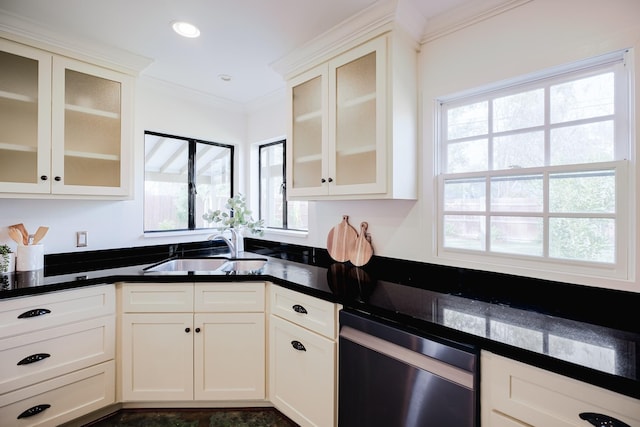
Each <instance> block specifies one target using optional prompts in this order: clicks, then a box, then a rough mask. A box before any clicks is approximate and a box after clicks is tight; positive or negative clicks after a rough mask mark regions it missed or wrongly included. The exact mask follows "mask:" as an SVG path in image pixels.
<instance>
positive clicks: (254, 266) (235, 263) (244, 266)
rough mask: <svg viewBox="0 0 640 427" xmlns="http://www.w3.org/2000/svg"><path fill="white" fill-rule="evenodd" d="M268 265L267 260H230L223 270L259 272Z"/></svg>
mask: <svg viewBox="0 0 640 427" xmlns="http://www.w3.org/2000/svg"><path fill="white" fill-rule="evenodd" d="M266 263H267V260H266V259H262V258H260V259H230V260H229V261H228V262H227V263H226V264H224V265H223V266H222V268H221V270H222V271H241V272H257V271H260V270H262V267H264V265H265V264H266Z"/></svg>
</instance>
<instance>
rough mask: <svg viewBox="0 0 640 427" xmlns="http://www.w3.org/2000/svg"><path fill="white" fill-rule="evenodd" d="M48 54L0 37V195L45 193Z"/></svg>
mask: <svg viewBox="0 0 640 427" xmlns="http://www.w3.org/2000/svg"><path fill="white" fill-rule="evenodd" d="M50 153H51V55H50V54H48V53H46V52H42V51H40V50H37V49H32V48H30V47H27V46H24V45H21V44H17V43H11V42H9V41H6V40H3V39H0V191H2V192H4V191H7V192H25V193H48V192H49V189H50V186H49V183H48V182H46V181H44V180H41V179H40V177H41V176H42V175H44V176H48V175H49V168H50V163H51V161H50V159H51V157H50V155H51V154H50Z"/></svg>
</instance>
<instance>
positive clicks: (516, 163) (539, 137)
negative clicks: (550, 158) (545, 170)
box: [492, 132, 544, 170]
mask: <svg viewBox="0 0 640 427" xmlns="http://www.w3.org/2000/svg"><path fill="white" fill-rule="evenodd" d="M492 160H493V169H494V170H499V169H519V168H531V167H539V166H544V132H527V133H520V134H516V135H509V136H501V137H497V138H494V140H493V159H492Z"/></svg>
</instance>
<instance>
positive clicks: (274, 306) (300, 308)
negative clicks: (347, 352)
mask: <svg viewBox="0 0 640 427" xmlns="http://www.w3.org/2000/svg"><path fill="white" fill-rule="evenodd" d="M270 288H271V291H270V304H271V313H272V314H275V315H277V316H280V317H282V318H283V319H287V320H290V321H292V322H294V323H296V324H298V325H300V326H304V327H305V328H307V329H310V330H312V331H314V332H317V333H319V334H322V335H324V336H326V337H328V338H331V339H335V337H336V333H337V330H336V305H335V304H333V303H331V302H328V301H324V300H321V299H319V298H315V297H312V296H309V295H305V294H301V293H299V292H295V291H292V290H289V289H285V288H282V287H280V286H276V285H272V286H271V287H270Z"/></svg>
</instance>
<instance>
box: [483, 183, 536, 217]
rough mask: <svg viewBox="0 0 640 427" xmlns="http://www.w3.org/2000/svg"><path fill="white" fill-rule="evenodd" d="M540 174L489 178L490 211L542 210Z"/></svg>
mask: <svg viewBox="0 0 640 427" xmlns="http://www.w3.org/2000/svg"><path fill="white" fill-rule="evenodd" d="M543 205H544V199H543V181H542V175H529V176H510V177H500V178H491V211H492V212H542V208H543Z"/></svg>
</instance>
